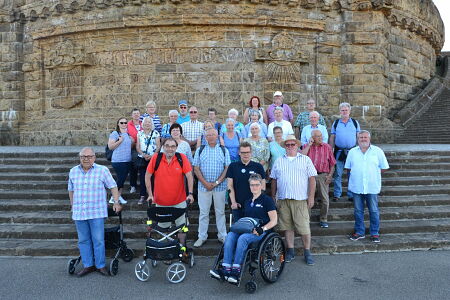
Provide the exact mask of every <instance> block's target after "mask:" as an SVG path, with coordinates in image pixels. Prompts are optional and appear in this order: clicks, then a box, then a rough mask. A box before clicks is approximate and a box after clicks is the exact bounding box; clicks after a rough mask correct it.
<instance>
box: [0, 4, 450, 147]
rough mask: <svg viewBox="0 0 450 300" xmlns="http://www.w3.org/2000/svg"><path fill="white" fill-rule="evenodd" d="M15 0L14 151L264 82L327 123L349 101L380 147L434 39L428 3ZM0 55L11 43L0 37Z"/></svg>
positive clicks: (438, 34) (236, 100) (88, 137)
mask: <svg viewBox="0 0 450 300" xmlns="http://www.w3.org/2000/svg"><path fill="white" fill-rule="evenodd" d="M10 2H11V1H10ZM22 2H23V3H22ZM15 4H16V5H12V6H11V5H10V7H9V10H8V12H9V17H10V18H6V15H7V14H5V18H4V19H5V20H6V19H8V21H7V22H6V25H9V27H7V28H8V30H14V31H15V32H16V31H18V33H17V34H16V36H15V37H16V38H19V39H21V40H20V41H19V42H17V41H14V42H12V43H19V44H14V45H15V46H16V47H19V46H20V47H21V48H20V47H19V48H20V49H23V53H22V51H16V52H15V53H16V55H15V56H14V55H12V56H10V58H11V57H13V56H14V59H15V60H14V61H11V62H8V61H7V59H5V58H7V57H8V55H6V56H2V58H1V63H2V66H6V65H7V64H8V63H10V64H11V65H9V66H10V67H11V70H10V71H13V69H14V68H16V69H17V73H11V74H16V77H14V79H17V80H18V82H17V84H15V85H14V86H13V85H7V84H6V82H7V81H6V80H7V78H8V77H7V76H5V75H4V76H3V77H2V95H3V98H1V99H0V111H4V112H6V111H20V112H21V113H19V114H18V117H17V114H16V116H15V118H17V120H16V121H14V122H13V123H14V126H13V127H11V130H12V132H13V135H16V136H17V135H20V143H21V144H24V145H39V144H45V145H47V144H56V145H80V144H95V145H97V144H104V143H105V140H106V136H107V134H108V132H110V131H111V130H112V129H113V128H114V124H115V122H116V120H117V119H118V118H119V117H121V116H128V114H129V112H130V111H131V109H132V108H134V107H140V108H143V107H144V105H145V102H146V101H148V100H155V101H156V102H157V104H158V108H159V114H160V115H161V116H163V120H166V117H165V116H166V115H167V112H168V110H169V109H173V108H175V107H176V103H177V102H178V100H180V99H187V100H188V101H189V103H190V104H191V105H192V104H193V105H196V106H198V107H199V111H200V115H203V116H205V115H206V110H207V108H208V107H210V106H214V107H216V108H217V109H218V110H219V114H220V117H221V118H224V117H225V114H226V112H227V110H228V109H229V108H231V107H235V108H237V109H238V110H240V111H243V109H244V107H245V105H246V103H247V102H248V100H249V98H250V97H251V96H252V95H257V96H259V97H261V98H262V99H263V101H264V104H265V105H268V104H270V103H271V98H272V97H271V95H272V93H273V92H274V91H275V90H281V91H283V93H284V95H285V102H286V103H289V104H290V105H291V106H292V108H293V111H294V113H295V114H297V113H298V112H300V111H302V110H303V109H304V105H305V103H306V100H307V99H308V98H315V99H317V103H318V107H319V110H320V111H321V112H322V113H323V114H324V115H325V116H327V119H328V122H329V123H331V120H332V119H333V118H335V117H337V115H338V109H337V106H338V104H339V103H340V102H342V101H348V102H350V103H351V104H352V105H353V107H354V109H353V115H354V116H355V117H356V118H358V119H359V120H361V122H362V124H364V127H366V128H369V129H370V130H372V131H373V132H374V136H375V137H376V138H377V139H378V140H379V141H389V140H390V138H388V137H389V136H390V135H389V132H390V131H392V130H394V129H395V128H396V126H397V125H396V124H395V123H394V122H393V121H392V120H393V116H394V114H395V113H396V112H397V111H398V110H399V109H401V108H402V107H404V106H405V105H406V104H407V103H408V101H409V100H410V99H412V98H413V96H414V95H415V94H416V93H418V92H420V91H421V90H422V89H423V88H424V87H425V85H426V83H427V82H428V81H429V80H430V79H431V78H432V77H433V76H434V72H435V68H434V63H435V57H436V56H435V55H436V53H437V52H439V51H440V49H441V48H442V45H443V25H442V21H441V20H440V17H439V14H438V12H437V10H436V8H435V7H434V5H433V4H432V2H431V1H419V0H402V1H390V0H372V1H364V0H341V1H336V0H290V1H284V2H280V1H277V0H267V1H260V0H252V1H238V0H231V1H225V0H189V1H188V0H183V1H182V0H170V1H163V0H152V1H150V0H127V1H125V0H120V1H119V0H81V1H64V0H62V1H51V2H50V1H36V0H33V1H30V0H27V1H19V2H16V3H15ZM419 4H420V5H419ZM2 24H3V23H2ZM2 28H3V27H2ZM4 28H6V27H4ZM11 28H13V29H11ZM10 47H11V45H10ZM2 51H7V52H8V51H9V52H11V51H13V50H12V48H6V46H5V45H4V44H3V43H2ZM11 59H12V58H11ZM14 63H15V64H14ZM3 70H6V69H4V68H2V71H3ZM14 72H16V71H14ZM22 72H23V73H22ZM11 76H12V75H11ZM14 88H16V90H14ZM15 91H17V93H14V92H15ZM5 95H10V97H13V96H14V97H15V98H14V99H13V100H14V101H13V100H6V98H5ZM13 103H15V104H14V105H13ZM10 123H11V122H10ZM386 133H388V134H386ZM3 136H4V134H3V133H2V139H1V141H2V142H1V143H2V144H5V143H6V142H5V141H4V138H3Z"/></svg>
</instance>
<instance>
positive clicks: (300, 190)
mask: <svg viewBox="0 0 450 300" xmlns="http://www.w3.org/2000/svg"><path fill="white" fill-rule="evenodd" d="M312 176H317V171H316V168H314V165H313V163H312V161H311V159H310V158H309V157H308V156H306V155H303V154H300V153H297V156H296V157H294V159H293V160H292V158H290V157H288V156H287V155H283V156H281V157H279V158H278V159H277V160H276V161H275V163H274V164H273V167H272V172H271V173H270V177H271V178H273V179H276V180H277V198H278V199H280V200H281V199H294V200H307V199H308V179H309V177H312Z"/></svg>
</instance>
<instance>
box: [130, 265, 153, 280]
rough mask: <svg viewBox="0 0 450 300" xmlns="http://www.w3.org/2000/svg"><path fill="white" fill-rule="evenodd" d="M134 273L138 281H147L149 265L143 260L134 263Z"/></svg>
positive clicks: (149, 273)
mask: <svg viewBox="0 0 450 300" xmlns="http://www.w3.org/2000/svg"><path fill="white" fill-rule="evenodd" d="M134 274H136V277H137V279H139V280H140V281H147V280H148V279H149V278H150V275H151V272H150V267H149V266H148V264H147V263H146V262H145V260H142V261H140V262H138V263H137V264H136V266H135V267H134Z"/></svg>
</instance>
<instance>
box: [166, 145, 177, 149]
mask: <svg viewBox="0 0 450 300" xmlns="http://www.w3.org/2000/svg"><path fill="white" fill-rule="evenodd" d="M176 147H177V145H164V148H172V149H173V148H176Z"/></svg>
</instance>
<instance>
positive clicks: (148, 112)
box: [141, 100, 162, 134]
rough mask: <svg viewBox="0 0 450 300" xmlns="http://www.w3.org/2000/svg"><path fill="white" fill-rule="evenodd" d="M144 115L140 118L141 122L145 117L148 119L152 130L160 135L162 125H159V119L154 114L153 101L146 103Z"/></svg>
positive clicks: (154, 104)
mask: <svg viewBox="0 0 450 300" xmlns="http://www.w3.org/2000/svg"><path fill="white" fill-rule="evenodd" d="M145 109H146V113H145V114H143V115H142V116H141V120H143V119H144V118H145V117H150V118H152V120H153V125H154V128H155V129H156V130H157V131H158V133H159V134H161V130H162V125H161V119H160V118H159V116H158V115H157V114H156V103H155V101H153V100H150V101H148V102H147V103H146V104H145Z"/></svg>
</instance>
